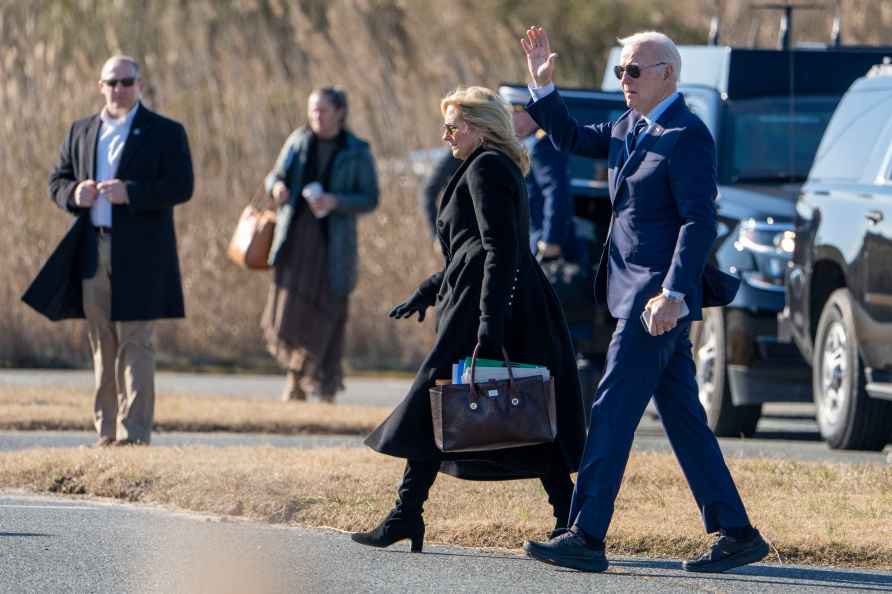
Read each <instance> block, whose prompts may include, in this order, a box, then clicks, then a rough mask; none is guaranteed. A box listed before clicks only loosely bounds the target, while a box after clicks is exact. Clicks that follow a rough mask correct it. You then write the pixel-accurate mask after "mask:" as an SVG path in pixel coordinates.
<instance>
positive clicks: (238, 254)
mask: <svg viewBox="0 0 892 594" xmlns="http://www.w3.org/2000/svg"><path fill="white" fill-rule="evenodd" d="M265 194H266V193H265V192H264V191H262V190H260V191H258V192H257V193H256V194H254V197H253V198H252V199H251V202H250V203H248V206H246V207H245V209H244V210H243V211H242V215H241V216H240V217H239V219H238V225H236V227H235V233H233V234H232V239H231V240H230V241H229V249H227V250H226V254H227V255H228V256H229V259H230V260H232V261H233V262H235V263H236V264H238V265H239V266H241V267H242V268H247V269H248V270H267V269H269V268H270V265H269V250H270V248H271V247H272V245H273V234H274V232H275V230H276V211H274V210H271V209H269V208H266V207H263V206H262V205H259V203H260V202H262V201H263V197H264V196H265ZM258 198H259V200H258Z"/></svg>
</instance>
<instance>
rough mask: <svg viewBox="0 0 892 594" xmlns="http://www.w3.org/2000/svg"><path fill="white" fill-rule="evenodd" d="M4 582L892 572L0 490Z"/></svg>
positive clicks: (338, 588) (771, 582) (783, 584)
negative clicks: (574, 557)
mask: <svg viewBox="0 0 892 594" xmlns="http://www.w3.org/2000/svg"><path fill="white" fill-rule="evenodd" d="M0 524H2V532H0V592H3V593H5V592H9V593H17V594H18V593H21V592H42V593H55V592H60V593H61V592H64V593H69V592H79V593H80V592H83V593H87V592H91V593H92V592H95V593H108V592H127V593H134V594H135V593H139V594H143V593H144V594H151V593H159V594H169V593H173V592H176V593H184V594H191V593H197V592H213V593H214V594H230V593H232V594H235V593H244V592H251V593H254V594H272V593H280V592H281V593H285V592H291V593H297V592H300V593H306V594H312V593H317V592H324V593H326V594H339V593H342V592H343V593H361V592H388V593H390V592H413V593H416V592H417V593H419V594H421V593H444V592H462V593H464V592H487V593H493V594H496V593H503V592H504V593H516V592H535V593H544V592H555V591H561V592H567V593H572V592H586V593H588V592H594V591H597V592H605V593H620V592H622V593H625V592H630V591H635V592H691V591H703V592H716V591H720V592H728V593H747V594H749V593H756V592H778V593H781V592H782V593H812V592H815V593H817V592H821V593H825V592H892V573H890V572H875V571H866V570H839V569H833V568H817V567H799V566H781V565H755V566H750V567H747V568H744V569H740V570H737V571H735V572H731V573H728V574H722V575H711V576H705V577H704V576H698V575H692V574H688V573H685V572H683V571H681V570H679V568H678V562H677V561H657V560H646V559H635V558H621V559H616V560H614V561H613V565H612V567H611V569H610V570H609V571H608V572H607V573H605V574H600V575H590V574H583V573H578V572H573V571H566V570H560V569H555V568H552V567H547V566H544V565H541V564H539V563H536V562H534V561H532V560H530V559H527V558H526V557H523V556H521V555H519V554H518V553H517V552H514V551H497V550H473V549H462V548H457V547H449V546H438V545H431V544H430V543H427V544H426V545H425V552H424V553H423V554H420V555H417V554H411V553H408V552H407V547H406V546H402V545H399V544H398V545H395V546H394V547H393V548H392V549H386V550H381V549H372V548H367V547H361V546H358V545H356V544H354V543H352V542H351V541H350V540H349V538H348V537H347V535H346V534H343V533H340V532H336V531H333V530H311V529H305V528H283V527H276V526H270V525H266V524H255V523H251V522H241V521H238V522H234V521H220V520H219V519H216V518H212V517H207V516H197V515H191V514H180V513H171V512H169V511H165V510H159V509H153V508H146V507H138V506H133V505H123V504H112V503H101V502H95V501H72V500H60V499H55V498H45V497H30V496H19V495H7V496H0Z"/></svg>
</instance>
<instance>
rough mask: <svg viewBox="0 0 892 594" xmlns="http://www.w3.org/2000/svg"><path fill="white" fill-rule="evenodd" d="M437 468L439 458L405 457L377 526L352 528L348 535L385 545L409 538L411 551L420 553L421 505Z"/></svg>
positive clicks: (354, 539)
mask: <svg viewBox="0 0 892 594" xmlns="http://www.w3.org/2000/svg"><path fill="white" fill-rule="evenodd" d="M439 470H440V463H439V462H430V461H419V460H408V461H406V470H405V472H404V473H403V481H402V483H400V487H399V499H397V501H396V506H395V507H394V508H393V510H391V512H390V513H389V514H387V517H386V518H384V520H382V522H381V523H380V524H378V526H376V527H375V528H373V529H372V530H369V531H368V532H355V533H353V534H351V535H350V538H352V539H353V541H354V542H358V543H360V544H364V545H368V546H371V547H389V546H390V545H392V544H393V543H395V542H399V541H401V540H406V539H409V540H410V541H411V551H412V552H413V553H420V552H421V549H422V547H423V546H424V518H423V516H422V512H423V506H424V502H425V501H427V495H428V493H429V492H430V488H431V485H433V484H434V481H435V480H436V478H437V472H438V471H439Z"/></svg>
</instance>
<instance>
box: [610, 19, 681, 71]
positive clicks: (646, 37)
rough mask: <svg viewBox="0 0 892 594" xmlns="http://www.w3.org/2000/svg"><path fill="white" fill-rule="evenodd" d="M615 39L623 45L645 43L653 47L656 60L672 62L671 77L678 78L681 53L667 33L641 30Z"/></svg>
mask: <svg viewBox="0 0 892 594" xmlns="http://www.w3.org/2000/svg"><path fill="white" fill-rule="evenodd" d="M617 41H618V42H619V44H620V45H621V46H623V47H627V46H630V45H642V44H647V45H650V46H651V47H653V48H654V49H655V50H656V53H657V61H659V62H666V63H667V64H672V70H673V77H674V79H675V82H678V79H679V77H680V76H681V54H680V53H678V48H677V47H676V46H675V42H674V41H672V40H671V39H670V38H669V36H668V35H666V34H664V33H660V32H658V31H643V32H641V33H635V34H634V35H629V36H628V37H623V38H621V39H617ZM642 65H644V64H642Z"/></svg>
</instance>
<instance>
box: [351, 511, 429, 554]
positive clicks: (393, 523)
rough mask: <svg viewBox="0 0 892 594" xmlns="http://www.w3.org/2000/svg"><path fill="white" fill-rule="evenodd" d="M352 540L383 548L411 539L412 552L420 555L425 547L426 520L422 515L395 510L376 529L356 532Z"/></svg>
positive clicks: (352, 535)
mask: <svg viewBox="0 0 892 594" xmlns="http://www.w3.org/2000/svg"><path fill="white" fill-rule="evenodd" d="M350 538H351V539H352V540H353V542H358V543H359V544H363V545H366V546H370V547H381V548H383V547H389V546H390V545H392V544H393V543H395V542H399V541H401V540H406V539H409V541H410V542H411V543H412V544H411V551H412V552H413V553H420V552H421V549H422V547H423V546H424V518H422V516H421V514H420V513H419V514H408V513H405V512H402V511H401V510H399V509H395V510H393V511H391V512H390V513H389V514H387V517H386V518H384V520H383V521H382V522H381V523H380V524H378V526H377V527H375V528H374V529H372V530H369V531H368V532H354V533H353V534H351V535H350Z"/></svg>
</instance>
